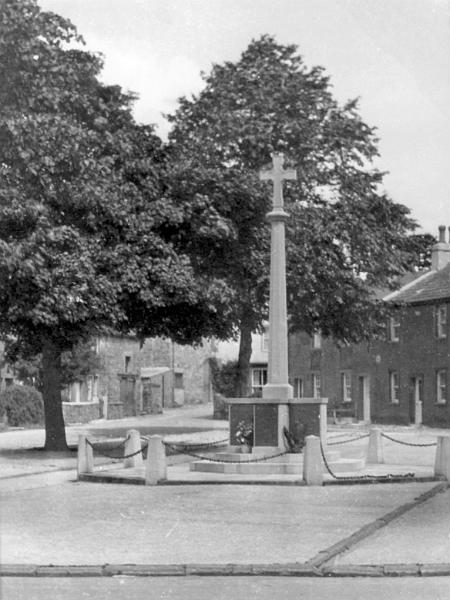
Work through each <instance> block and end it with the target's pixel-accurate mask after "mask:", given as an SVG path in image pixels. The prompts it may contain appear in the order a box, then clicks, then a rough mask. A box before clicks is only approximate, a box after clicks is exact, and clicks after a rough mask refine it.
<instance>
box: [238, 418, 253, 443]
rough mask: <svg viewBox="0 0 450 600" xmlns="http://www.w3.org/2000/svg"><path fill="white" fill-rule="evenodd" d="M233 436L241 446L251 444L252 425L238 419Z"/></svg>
mask: <svg viewBox="0 0 450 600" xmlns="http://www.w3.org/2000/svg"><path fill="white" fill-rule="evenodd" d="M234 437H235V439H236V441H237V442H238V444H240V445H241V446H253V425H252V424H251V423H249V422H247V421H240V423H238V426H237V428H236V433H235V434H234Z"/></svg>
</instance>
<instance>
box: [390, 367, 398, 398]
mask: <svg viewBox="0 0 450 600" xmlns="http://www.w3.org/2000/svg"><path fill="white" fill-rule="evenodd" d="M389 400H390V401H391V403H392V404H398V403H399V402H400V378H399V375H398V371H391V372H390V373H389Z"/></svg>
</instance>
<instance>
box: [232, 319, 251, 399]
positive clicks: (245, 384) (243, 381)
mask: <svg viewBox="0 0 450 600" xmlns="http://www.w3.org/2000/svg"><path fill="white" fill-rule="evenodd" d="M251 354H252V328H251V325H250V324H249V323H246V321H245V319H243V320H242V321H241V327H240V341H239V357H238V364H237V373H236V386H235V394H236V398H247V397H249V396H251V395H252V384H251V379H250V357H251Z"/></svg>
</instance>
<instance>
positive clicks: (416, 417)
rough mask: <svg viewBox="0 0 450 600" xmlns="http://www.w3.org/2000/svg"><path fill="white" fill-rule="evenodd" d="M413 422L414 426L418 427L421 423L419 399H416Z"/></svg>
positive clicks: (420, 403)
mask: <svg viewBox="0 0 450 600" xmlns="http://www.w3.org/2000/svg"><path fill="white" fill-rule="evenodd" d="M414 424H415V426H416V427H420V426H421V425H422V402H421V401H420V400H416V410H415V415H414Z"/></svg>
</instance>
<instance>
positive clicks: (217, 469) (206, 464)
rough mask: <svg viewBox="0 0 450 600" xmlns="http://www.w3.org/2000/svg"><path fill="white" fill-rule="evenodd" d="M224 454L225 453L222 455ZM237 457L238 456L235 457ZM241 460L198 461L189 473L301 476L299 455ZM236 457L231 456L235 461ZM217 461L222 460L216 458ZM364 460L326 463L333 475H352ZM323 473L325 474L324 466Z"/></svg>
mask: <svg viewBox="0 0 450 600" xmlns="http://www.w3.org/2000/svg"><path fill="white" fill-rule="evenodd" d="M224 454H225V453H224ZM237 456H239V455H237ZM240 456H242V460H241V459H238V461H236V462H232V463H230V462H212V461H207V460H199V461H194V462H191V463H190V466H189V468H190V470H191V471H198V472H202V473H227V474H233V473H234V474H241V475H302V474H303V456H302V455H301V454H290V455H285V456H283V457H280V458H279V459H278V461H276V459H273V460H269V461H261V462H247V461H248V460H249V459H250V457H251V456H252V455H251V454H246V455H244V454H242V455H240ZM286 456H289V457H295V458H296V460H290V461H287V460H286V461H285V460H284V459H285V457H286ZM235 458H236V455H235V456H233V460H235ZM217 459H219V460H222V458H219V457H218V456H217ZM227 460H230V459H227ZM364 464H365V462H364V459H362V458H360V459H358V458H352V459H340V460H336V461H331V462H330V461H328V465H329V467H330V469H331V470H332V472H333V473H336V474H337V473H354V472H356V471H360V470H361V469H363V468H364ZM323 469H324V473H327V470H326V468H325V465H324V467H323Z"/></svg>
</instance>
